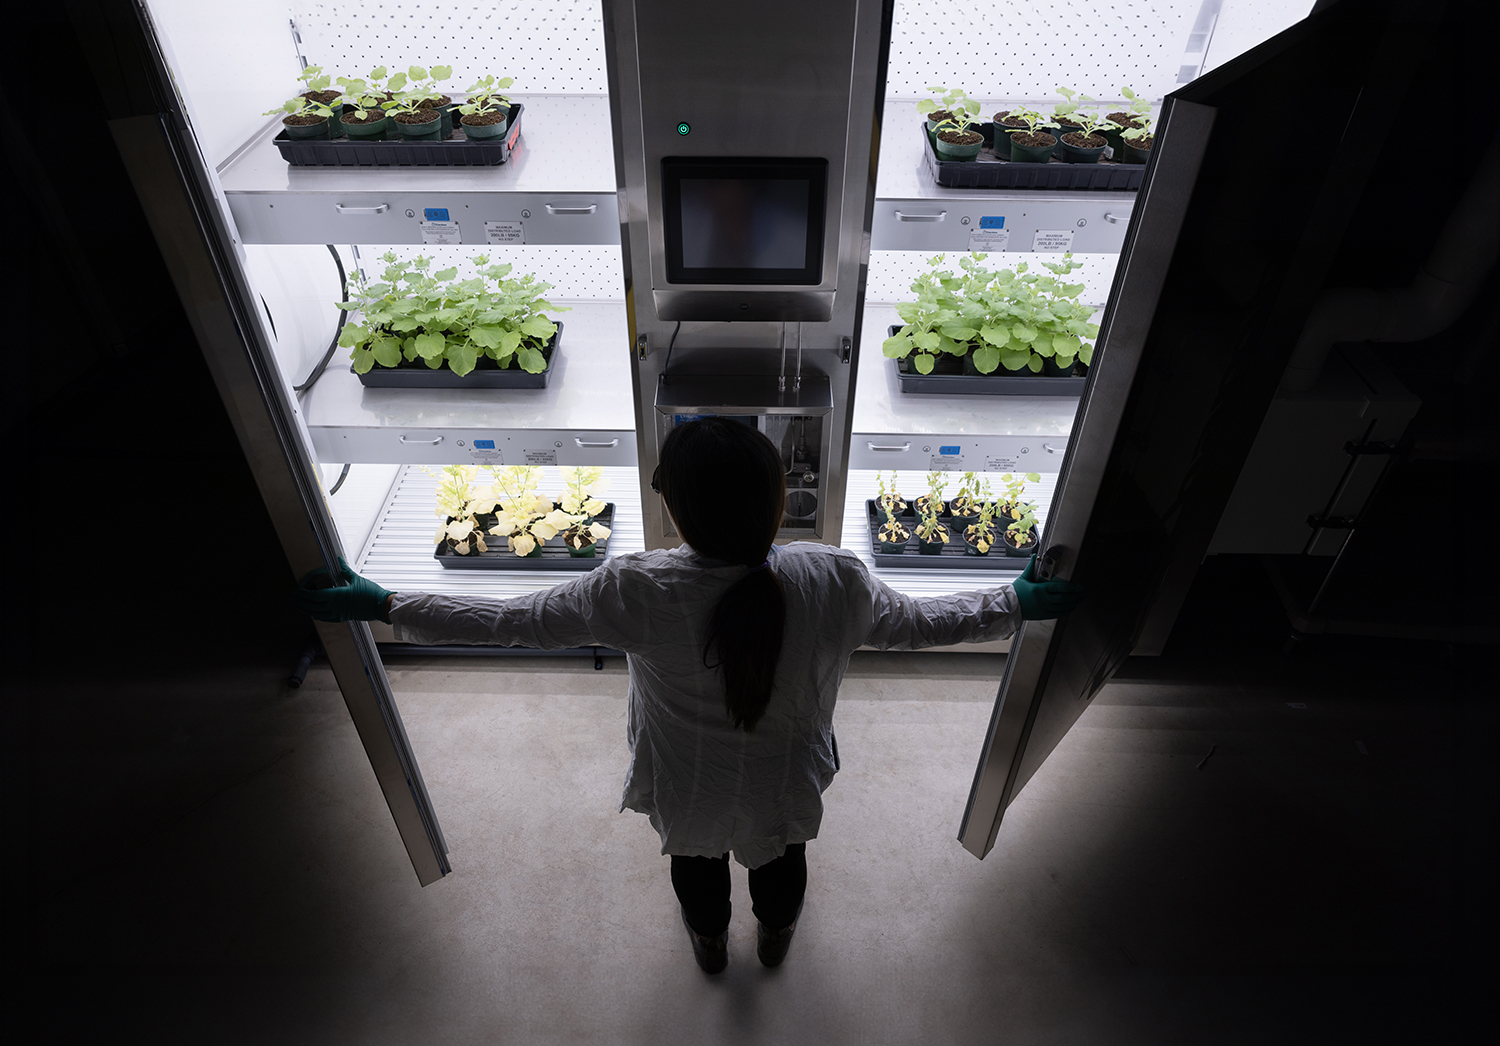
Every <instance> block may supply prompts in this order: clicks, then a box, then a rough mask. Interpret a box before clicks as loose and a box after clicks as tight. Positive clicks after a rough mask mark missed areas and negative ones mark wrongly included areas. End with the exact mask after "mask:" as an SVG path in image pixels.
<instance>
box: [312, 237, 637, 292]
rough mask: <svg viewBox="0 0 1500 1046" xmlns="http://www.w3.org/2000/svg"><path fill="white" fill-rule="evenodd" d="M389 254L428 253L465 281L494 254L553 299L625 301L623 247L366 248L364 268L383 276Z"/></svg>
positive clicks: (363, 250)
mask: <svg viewBox="0 0 1500 1046" xmlns="http://www.w3.org/2000/svg"><path fill="white" fill-rule="evenodd" d="M387 250H390V251H393V252H394V253H395V255H396V257H398V258H401V259H402V260H405V259H408V258H415V257H416V256H417V255H419V254H425V255H426V256H427V257H429V258H431V259H432V260H433V261H432V268H433V271H437V270H439V269H443V268H446V267H447V266H450V265H455V266H457V267H458V278H459V279H466V278H468V276H470V275H472V270H473V263H472V262H471V261H470V259H471V258H473V257H474V256H475V255H476V254H485V253H488V254H489V256H490V259H491V260H492V261H496V262H509V263H510V264H511V265H512V266H514V268H513V269H512V270H511V273H512V275H515V276H519V275H521V274H522V273H527V272H530V273H534V274H536V275H537V276H539V277H540V278H541V279H543V280H545V281H547V282H548V283H550V284H552V290H550V291H548V292H547V297H548V299H549V300H551V301H599V300H606V301H610V300H613V301H624V300H625V268H624V265H623V263H622V262H621V260H620V247H619V245H618V244H601V245H589V246H584V247H545V246H531V245H526V246H517V247H482V246H478V245H475V246H471V247H457V246H452V247H449V246H435V245H434V246H427V247H389V248H388V247H380V246H375V247H361V248H360V249H359V255H360V264H361V265H362V266H363V267H364V269H365V271H366V272H369V273H370V274H371V275H377V274H378V273H379V272H380V270H381V268H382V266H381V262H380V256H381V255H382V254H384V253H385V252H386V251H387ZM325 253H326V251H325Z"/></svg>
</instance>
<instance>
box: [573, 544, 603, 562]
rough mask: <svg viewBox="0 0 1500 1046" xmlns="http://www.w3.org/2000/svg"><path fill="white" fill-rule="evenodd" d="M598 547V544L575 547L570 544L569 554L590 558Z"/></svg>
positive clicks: (579, 557)
mask: <svg viewBox="0 0 1500 1046" xmlns="http://www.w3.org/2000/svg"><path fill="white" fill-rule="evenodd" d="M598 547H599V546H598V545H584V546H583V547H582V548H574V547H573V546H572V545H569V546H568V555H570V556H572V557H573V558H574V559H590V558H592V557H593V555H594V553H595V551H596V550H597V549H598Z"/></svg>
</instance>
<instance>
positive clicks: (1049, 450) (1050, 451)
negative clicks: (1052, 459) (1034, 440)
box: [1042, 443, 1059, 454]
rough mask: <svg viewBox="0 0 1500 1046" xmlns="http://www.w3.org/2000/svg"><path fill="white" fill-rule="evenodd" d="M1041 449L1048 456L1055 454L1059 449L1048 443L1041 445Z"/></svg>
mask: <svg viewBox="0 0 1500 1046" xmlns="http://www.w3.org/2000/svg"><path fill="white" fill-rule="evenodd" d="M1042 449H1043V450H1045V451H1046V452H1047V453H1048V454H1056V453H1057V451H1058V449H1059V448H1057V447H1054V446H1053V445H1052V444H1050V443H1043V444H1042Z"/></svg>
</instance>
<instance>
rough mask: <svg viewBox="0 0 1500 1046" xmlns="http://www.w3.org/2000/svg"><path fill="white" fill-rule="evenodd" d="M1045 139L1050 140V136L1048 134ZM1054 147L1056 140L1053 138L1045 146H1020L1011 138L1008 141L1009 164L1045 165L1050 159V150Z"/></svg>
mask: <svg viewBox="0 0 1500 1046" xmlns="http://www.w3.org/2000/svg"><path fill="white" fill-rule="evenodd" d="M1046 137H1048V138H1052V135H1050V134H1048V135H1046ZM1056 147H1057V140H1056V139H1055V138H1054V139H1053V140H1052V141H1051V142H1050V143H1047V144H1045V145H1022V144H1021V143H1020V142H1018V141H1016V140H1015V139H1014V138H1012V139H1011V140H1010V160H1011V163H1046V162H1047V161H1048V160H1050V159H1052V150H1053V149H1054V148H1056Z"/></svg>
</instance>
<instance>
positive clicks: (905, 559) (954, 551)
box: [865, 498, 1031, 574]
mask: <svg viewBox="0 0 1500 1046" xmlns="http://www.w3.org/2000/svg"><path fill="white" fill-rule="evenodd" d="M896 518H897V519H899V520H900V521H901V522H902V523H903V524H904V525H905V526H906V527H907V529H908V530H911V531H912V535H911V539H910V540H909V541H907V543H906V551H905V552H901V553H897V554H894V555H893V554H891V553H888V552H882V551H880V526H881V521H880V517H879V515H878V514H877V513H876V511H875V500H874V499H873V498H866V499H865V521H866V522H867V523H868V524H869V526H870V555H871V556H873V557H874V559H875V565H876V566H877V567H902V568H905V567H911V568H913V569H918V570H921V569H927V570H933V569H936V570H991V571H993V570H1001V571H1008V572H1010V573H1012V574H1019V573H1020V572H1021V571H1023V570H1025V569H1026V563H1027V561H1028V560H1029V559H1030V558H1031V554H1030V553H1027V554H1026V555H1025V556H1007V555H1006V554H1005V552H1004V551H1003V550H1002V546H1003V542H1002V543H1001V544H998V545H996V546H995V547H994V548H992V549H991V550H990V551H989V554H988V555H984V556H971V555H969V553H968V551H967V547H966V546H965V545H964V539H963V535H962V534H960V533H958V530H957V528H956V527H954V525H953V517H952V515H950V514H949V513H947V512H944V513H943V514H942V515H940V516H938V519H939V520H940V521H941V522H942V524H943V525H944V526H945V527H947V528H948V543H947V544H946V545H944V546H943V551H942V552H940V553H938V554H937V555H935V556H924V555H922V553H921V552H920V551H918V549H917V546H918V544H919V542H918V540H917V534H916V524H917V518H916V512H915V511H914V510H913V509H912V507H911V506H910V505H908V506H907V508H906V511H905V512H902V513H898V514H897V516H896Z"/></svg>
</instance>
